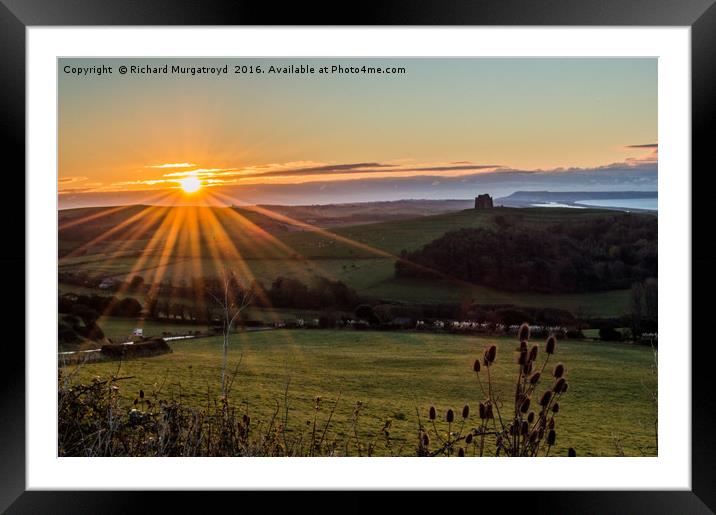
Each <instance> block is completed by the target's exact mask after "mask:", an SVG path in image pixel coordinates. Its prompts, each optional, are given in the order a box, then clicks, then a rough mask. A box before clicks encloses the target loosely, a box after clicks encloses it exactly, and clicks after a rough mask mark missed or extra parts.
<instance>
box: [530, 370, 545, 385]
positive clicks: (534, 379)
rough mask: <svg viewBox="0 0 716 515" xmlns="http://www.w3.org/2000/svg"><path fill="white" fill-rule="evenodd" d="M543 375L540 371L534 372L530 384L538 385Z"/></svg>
mask: <svg viewBox="0 0 716 515" xmlns="http://www.w3.org/2000/svg"><path fill="white" fill-rule="evenodd" d="M541 375H542V374H540V373H539V372H535V373H534V374H532V376H531V377H530V384H531V385H533V386H534V385H536V384H537V383H538V382H539V378H540V376H541Z"/></svg>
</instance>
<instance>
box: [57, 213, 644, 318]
mask: <svg viewBox="0 0 716 515" xmlns="http://www.w3.org/2000/svg"><path fill="white" fill-rule="evenodd" d="M216 212H217V215H216V216H217V219H219V220H222V224H223V226H224V227H226V233H227V234H228V235H229V236H230V238H231V242H230V245H231V246H232V247H233V248H234V249H235V250H236V252H238V254H240V255H241V257H242V258H241V260H237V259H236V258H230V257H227V256H226V255H224V256H222V255H221V253H220V252H219V253H218V254H216V252H215V255H212V253H211V252H210V251H209V250H208V249H207V248H206V245H207V243H206V240H207V237H206V235H205V234H203V235H202V236H201V237H200V238H199V239H200V241H199V245H198V247H197V248H195V249H194V250H191V245H188V244H182V243H181V242H182V241H183V239H184V235H183V234H182V233H180V235H179V236H178V237H177V238H176V242H177V244H176V248H174V249H173V250H172V251H171V253H169V254H166V253H165V252H166V247H165V246H164V245H163V243H164V242H163V241H162V240H161V238H159V240H154V241H150V240H149V239H144V240H143V239H141V238H140V239H134V240H122V238H121V234H118V235H116V236H115V237H112V238H110V239H109V240H106V241H100V242H98V243H97V244H96V245H93V246H90V247H89V253H88V254H86V255H81V256H74V257H63V258H62V259H61V260H60V263H59V269H60V271H61V272H77V271H82V272H84V273H88V274H90V275H93V276H96V277H102V278H104V277H117V278H122V279H126V278H129V277H131V276H133V275H141V276H143V277H144V279H145V281H147V282H153V281H159V280H171V281H172V282H175V283H177V284H178V283H180V281H181V280H182V279H186V278H188V277H191V276H211V275H215V274H216V272H217V270H219V269H221V268H223V267H227V268H229V269H233V270H235V271H236V272H237V273H239V275H242V276H246V277H251V278H255V279H257V280H259V281H261V282H262V283H263V284H264V285H265V286H269V285H270V284H271V282H272V281H273V280H274V279H276V278H277V277H278V276H288V277H295V278H297V279H300V280H302V281H303V282H310V281H311V279H312V278H313V277H315V276H323V277H327V278H330V279H334V280H340V281H343V282H344V283H346V284H347V285H348V286H350V287H352V288H354V289H355V290H356V292H357V293H358V294H359V295H361V296H362V297H365V298H368V299H371V300H373V301H381V300H385V301H397V302H410V303H422V304H430V303H459V302H462V301H465V300H472V301H474V302H477V303H480V304H514V305H517V306H533V307H551V308H561V309H566V310H568V311H570V312H572V313H575V314H577V315H580V316H601V317H613V316H619V315H622V314H624V313H627V312H628V310H629V291H628V290H615V291H608V292H600V293H590V294H552V295H541V294H534V293H525V294H521V293H509V292H501V291H497V290H494V289H491V288H486V287H483V286H478V285H470V284H466V283H462V282H458V281H450V280H428V279H407V278H402V279H396V278H395V276H394V263H395V259H394V257H392V256H395V255H398V254H400V252H401V251H402V250H408V251H410V250H414V249H417V248H420V247H421V246H422V245H424V244H426V243H428V242H430V241H432V240H434V239H435V238H438V237H439V236H441V235H443V234H444V233H445V232H447V231H450V230H453V229H458V228H463V227H481V226H488V225H492V224H494V217H495V216H496V215H499V214H502V215H509V216H513V217H517V219H518V220H519V223H520V224H525V225H528V226H529V225H534V226H539V225H545V224H551V223H557V222H564V221H571V222H573V223H579V222H580V221H582V220H585V219H589V218H593V217H600V216H613V215H614V213H613V212H611V211H604V210H598V209H556V208H549V209H547V208H531V209H529V208H525V209H511V208H496V209H493V210H485V211H481V210H474V209H468V210H464V211H455V212H451V213H446V214H440V215H433V216H424V217H419V218H413V219H408V220H396V221H389V222H381V223H374V224H366V225H354V226H348V227H340V228H334V229H332V230H331V232H321V233H316V232H311V231H307V230H286V229H285V227H284V228H283V230H282V231H278V232H274V233H272V236H271V237H272V238H275V239H276V241H277V242H279V243H276V242H271V241H268V240H266V239H263V240H262V239H261V238H247V237H246V235H243V236H242V235H240V233H239V232H237V233H236V234H234V232H232V231H234V230H238V229H240V227H238V229H237V228H236V227H234V226H235V225H236V223H237V222H235V221H234V222H232V218H231V217H228V215H226V213H224V214H223V215H222V214H221V213H223V211H222V210H216ZM63 213H64V212H63ZM129 213H134V210H130V211H129ZM70 214H72V215H74V216H77V214H76V213H70ZM65 216H68V215H65ZM643 216H650V215H643ZM112 220H113V221H114V222H115V223H116V222H117V221H116V220H114V219H112ZM232 224H233V225H232ZM95 229H96V228H95ZM269 229H270V228H269ZM72 230H73V231H74V232H72V233H70V234H69V235H64V233H62V232H61V233H60V240H61V242H62V241H63V240H65V239H66V238H68V237H70V236H71V237H74V238H81V237H88V235H85V233H83V232H82V231H80V230H79V227H72ZM200 232H201V229H200ZM91 234H94V233H91ZM212 241H213V240H212ZM65 244H66V245H67V246H69V247H75V246H77V245H78V243H77V242H76V241H65ZM120 248H121V249H122V250H121V251H118V250H117V249H120ZM146 249H148V250H146ZM69 288H73V287H69ZM60 289H61V291H62V290H63V289H64V290H65V291H66V290H67V289H68V287H67V286H65V285H61V286H60Z"/></svg>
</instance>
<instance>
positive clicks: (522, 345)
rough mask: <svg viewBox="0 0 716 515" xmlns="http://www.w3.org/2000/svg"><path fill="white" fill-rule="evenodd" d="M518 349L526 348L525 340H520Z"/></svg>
mask: <svg viewBox="0 0 716 515" xmlns="http://www.w3.org/2000/svg"><path fill="white" fill-rule="evenodd" d="M520 350H521V351H523V350H527V342H526V341H524V340H523V341H521V342H520Z"/></svg>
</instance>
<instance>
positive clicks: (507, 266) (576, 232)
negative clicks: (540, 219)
mask: <svg viewBox="0 0 716 515" xmlns="http://www.w3.org/2000/svg"><path fill="white" fill-rule="evenodd" d="M657 264H658V260H657V219H656V217H652V216H634V215H630V214H623V215H616V216H609V217H602V218H596V219H592V220H582V221H580V222H579V223H558V224H553V225H549V226H544V227H536V226H525V225H519V226H518V225H507V224H498V228H473V229H459V230H455V231H450V232H448V233H446V234H444V235H443V236H441V237H440V238H437V239H436V240H434V241H432V242H430V243H428V244H426V245H425V246H423V248H421V249H419V250H416V251H413V252H406V251H403V252H402V253H401V259H399V260H398V261H397V262H396V264H395V275H396V276H397V277H440V276H449V277H451V278H455V279H459V280H462V281H467V282H471V283H474V284H480V285H484V286H489V287H492V288H495V289H499V290H503V291H512V292H518V291H519V292H524V291H530V292H538V293H580V292H596V291H605V290H614V289H627V288H630V287H631V285H632V284H634V283H641V282H644V281H645V280H646V279H648V278H650V277H656V276H657Z"/></svg>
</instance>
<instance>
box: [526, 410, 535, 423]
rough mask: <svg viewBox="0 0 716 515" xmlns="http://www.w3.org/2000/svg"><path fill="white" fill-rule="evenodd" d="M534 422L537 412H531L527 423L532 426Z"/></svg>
mask: <svg viewBox="0 0 716 515" xmlns="http://www.w3.org/2000/svg"><path fill="white" fill-rule="evenodd" d="M534 421H535V412H534V411H530V414H529V415H527V422H529V423H530V424H531V423H532V422H534Z"/></svg>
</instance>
